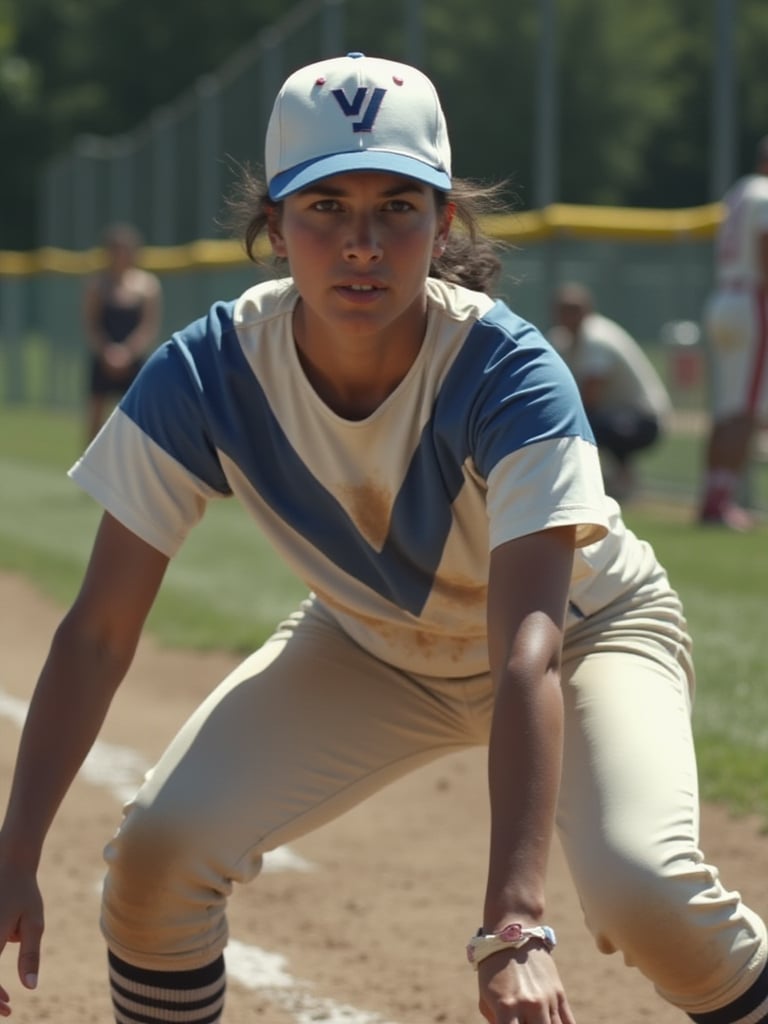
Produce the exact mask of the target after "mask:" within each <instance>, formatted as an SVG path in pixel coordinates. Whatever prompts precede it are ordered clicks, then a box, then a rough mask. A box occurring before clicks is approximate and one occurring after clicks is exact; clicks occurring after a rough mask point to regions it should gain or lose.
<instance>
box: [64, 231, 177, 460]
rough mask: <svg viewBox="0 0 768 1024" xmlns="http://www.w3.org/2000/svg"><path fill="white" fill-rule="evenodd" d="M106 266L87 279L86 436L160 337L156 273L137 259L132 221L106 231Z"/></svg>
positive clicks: (138, 242) (138, 243)
mask: <svg viewBox="0 0 768 1024" xmlns="http://www.w3.org/2000/svg"><path fill="white" fill-rule="evenodd" d="M103 244H104V250H105V254H106V260H107V262H106V266H105V267H104V269H103V270H100V271H98V272H97V273H95V274H93V275H91V276H90V277H89V278H88V280H87V281H86V285H85V290H84V295H83V326H84V329H85V336H86V341H87V343H88V349H89V352H90V368H89V375H88V400H87V408H86V441H87V442H90V441H91V440H93V438H94V437H95V436H96V434H97V433H98V432H99V430H100V428H101V426H102V424H103V423H104V421H105V419H106V417H107V415H108V413H109V412H110V411H111V408H112V406H113V405H114V404H115V402H117V401H118V400H119V398H120V397H121V396H122V395H124V394H125V392H126V391H127V390H128V388H129V386H130V385H131V383H132V382H133V380H134V379H135V377H136V375H137V374H138V372H139V370H140V369H141V367H142V366H143V364H144V360H145V358H146V356H147V354H148V353H149V350H150V349H151V348H153V347H154V346H155V345H156V344H157V341H158V334H159V330H160V318H161V312H162V289H161V286H160V281H159V279H158V278H157V277H156V276H155V275H154V274H151V273H149V272H148V271H147V270H143V269H142V268H141V267H139V266H138V265H137V261H138V258H139V250H140V247H141V236H140V235H139V232H138V231H137V230H136V229H135V228H134V227H133V226H132V225H130V224H113V225H111V226H110V227H108V228H107V229H106V231H105V232H104V239H103Z"/></svg>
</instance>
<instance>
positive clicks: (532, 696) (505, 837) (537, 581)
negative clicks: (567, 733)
mask: <svg viewBox="0 0 768 1024" xmlns="http://www.w3.org/2000/svg"><path fill="white" fill-rule="evenodd" d="M574 546H575V528H573V527H560V528H556V529H549V530H544V531H541V532H539V533H535V534H531V535H529V536H526V537H522V538H519V539H516V540H512V541H508V542H507V543H505V544H502V545H500V546H499V547H497V548H496V549H495V550H494V551H493V553H492V556H491V567H490V578H489V591H488V635H489V655H490V661H491V672H492V675H493V680H494V687H495V703H494V712H493V722H492V727H491V737H490V744H489V752H488V758H489V761H488V778H489V791H490V806H491V833H490V854H489V870H488V880H487V888H486V895H485V906H484V913H483V922H482V923H483V927H484V928H485V930H486V931H491V932H493V931H498V930H499V929H500V928H502V927H503V926H505V925H507V924H510V923H514V922H519V923H520V924H522V925H524V926H527V927H532V926H536V925H541V924H543V923H549V922H547V920H546V914H545V893H544V884H545V874H546V867H547V859H548V855H549V849H550V844H551V840H552V835H553V831H554V820H555V808H556V804H557V795H558V787H559V781H560V770H561V762H562V742H563V703H562V695H561V690H560V665H561V651H562V643H563V629H564V620H565V613H566V606H567V601H568V591H569V585H570V578H571V572H572V566H573V552H574ZM479 978H480V986H481V989H480V996H481V1004H482V1005H483V1012H484V1013H485V1015H486V1017H487V1019H488V1020H489V1021H493V1022H494V1024H502V1021H506V1020H507V1019H509V1020H527V1019H528V1017H526V1016H525V1015H524V1013H525V1012H530V1005H531V1003H534V1004H536V1005H537V1006H538V1007H539V1009H540V1010H541V1011H543V1012H545V1013H548V1012H549V1011H550V1010H551V1009H554V1008H555V1007H557V1008H558V1012H559V1013H560V1014H561V1017H560V1019H561V1020H563V1021H564V1022H569V1021H571V1020H572V1017H571V1015H570V1010H569V1009H568V1005H567V1000H566V998H565V994H564V991H563V987H562V984H561V982H560V979H559V976H558V973H557V969H556V967H555V965H554V961H553V959H552V957H551V956H550V954H549V953H548V952H547V951H546V950H545V949H539V948H535V947H532V948H531V949H530V950H527V955H526V956H525V957H524V958H516V957H515V956H514V955H513V954H512V953H511V952H500V953H496V954H494V955H493V956H491V957H488V958H487V960H485V961H483V963H481V964H480V970H479ZM510 1003H515V1004H516V1005H517V1009H518V1010H519V1011H520V1012H521V1014H522V1015H521V1016H519V1017H518V1016H515V1015H514V1012H515V1011H512V1015H511V1016H509V1017H506V1016H504V1014H507V1013H508V1011H509V1009H510ZM523 1005H525V1006H527V1007H528V1009H527V1010H526V1011H523V1009H522V1008H523ZM531 1019H534V1018H531ZM535 1019H539V1018H538V1017H536V1018H535ZM542 1019H549V1017H542Z"/></svg>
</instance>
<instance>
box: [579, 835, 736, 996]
mask: <svg viewBox="0 0 768 1024" xmlns="http://www.w3.org/2000/svg"><path fill="white" fill-rule="evenodd" d="M731 900H732V897H731V894H729V893H726V892H724V890H722V888H721V887H720V885H719V883H718V881H717V873H716V872H715V871H714V869H712V868H711V867H709V866H708V865H707V864H704V863H702V861H701V858H700V855H699V854H698V853H697V852H696V851H695V850H691V851H687V852H682V851H679V850H678V851H677V852H676V853H675V854H674V855H670V851H668V850H667V851H665V850H663V849H661V848H659V849H656V848H653V847H651V848H649V849H648V850H645V851H643V852H642V853H637V852H636V851H635V852H633V853H631V854H629V853H626V852H623V851H615V850H614V851H613V856H612V859H611V862H610V867H608V866H607V865H606V863H605V862H603V871H602V872H601V873H600V878H599V882H596V883H595V884H593V885H592V887H591V892H590V893H589V895H588V897H587V898H585V899H584V900H583V904H584V911H585V917H586V919H587V923H588V925H589V927H590V930H591V931H592V933H593V935H594V937H595V941H596V943H597V946H598V948H599V949H600V950H601V951H602V952H606V953H612V952H615V951H621V952H622V953H623V954H624V956H625V958H626V959H627V961H628V962H629V963H632V964H634V965H635V966H638V967H640V969H641V970H643V971H644V973H647V974H649V975H650V976H655V975H656V974H657V970H658V965H659V963H660V961H663V960H664V959H665V958H667V959H668V960H669V962H670V963H673V962H676V958H677V959H678V960H679V955H680V954H679V949H680V947H682V948H692V946H693V945H696V943H694V942H693V941H692V940H693V938H694V937H697V939H699V938H700V937H701V935H702V923H703V922H702V920H701V916H702V915H701V913H700V907H701V906H702V904H706V903H710V904H711V903H717V902H719V903H721V904H722V905H723V912H724V913H727V907H728V906H729V905H730V902H731ZM660 936H664V939H663V941H660ZM676 949H677V953H676V954H675V955H673V953H674V951H675V950H676Z"/></svg>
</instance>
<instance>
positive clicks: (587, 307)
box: [550, 282, 672, 501]
mask: <svg viewBox="0 0 768 1024" xmlns="http://www.w3.org/2000/svg"><path fill="white" fill-rule="evenodd" d="M550 340H551V341H552V343H553V345H554V346H555V348H557V350H558V351H559V352H560V355H561V356H562V357H563V359H564V360H565V361H566V363H567V364H568V366H569V367H570V370H571V373H572V374H573V376H574V377H575V379H576V383H577V384H578V386H579V391H580V393H581V398H582V401H583V403H584V408H585V410H586V413H587V416H588V418H589V422H590V425H591V426H592V430H593V432H594V435H595V440H596V442H597V446H598V448H599V450H600V455H601V462H602V464H603V474H604V477H605V487H606V490H607V491H608V493H609V494H611V496H612V497H614V498H616V499H617V500H619V501H621V500H623V499H626V498H627V497H629V495H630V494H631V492H632V490H633V488H634V486H635V482H636V481H635V474H634V467H633V465H632V462H633V457H634V456H635V455H636V454H637V453H638V452H641V451H644V450H646V449H648V448H650V447H651V446H652V445H654V444H656V443H657V442H658V441H659V440H660V439H661V438H662V437H663V436H664V433H665V430H666V419H667V416H668V414H669V412H670V410H671V407H672V403H671V400H670V397H669V393H668V392H667V389H666V387H665V385H664V382H663V381H662V379H661V377H660V375H659V374H658V373H657V372H656V369H655V367H654V366H653V364H652V363H651V361H650V360H649V358H648V357H647V356H646V354H645V353H644V352H643V350H642V348H641V347H640V345H639V344H638V343H637V342H636V341H635V339H634V338H633V337H632V336H631V335H630V334H629V333H628V332H627V331H626V330H625V329H624V328H623V327H621V326H620V325H619V324H617V323H616V322H615V321H613V320H610V319H609V318H608V317H606V316H603V315H602V314H601V313H598V312H597V311H596V309H595V303H594V299H593V296H592V293H591V292H590V290H589V289H588V288H586V287H585V286H584V285H582V284H578V283H575V282H569V283H566V284H563V285H561V286H560V287H559V288H558V289H557V291H556V292H555V296H554V303H553V327H552V330H551V332H550Z"/></svg>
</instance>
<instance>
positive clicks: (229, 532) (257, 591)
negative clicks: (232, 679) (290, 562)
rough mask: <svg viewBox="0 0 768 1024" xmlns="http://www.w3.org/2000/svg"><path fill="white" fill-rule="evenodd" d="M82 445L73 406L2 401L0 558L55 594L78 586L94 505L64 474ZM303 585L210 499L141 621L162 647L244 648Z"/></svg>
mask: <svg viewBox="0 0 768 1024" xmlns="http://www.w3.org/2000/svg"><path fill="white" fill-rule="evenodd" d="M81 446H82V426H81V424H80V423H79V422H78V420H77V419H76V418H75V417H73V416H72V415H71V414H64V413H60V414H54V413H48V412H45V413H43V412H41V411H39V410H30V409H27V408H18V409H9V408H2V407H0V475H1V477H2V480H3V498H2V500H0V567H2V568H5V569H13V570H18V571H21V572H24V573H25V574H26V575H28V576H29V577H30V578H32V579H33V580H34V581H35V582H36V583H38V584H39V585H40V586H42V587H43V588H44V589H45V590H46V591H47V592H48V593H49V594H51V596H53V597H54V598H55V599H56V600H58V601H60V602H62V603H68V602H69V601H71V600H72V598H73V597H74V594H75V593H76V590H77V587H78V585H79V582H80V579H81V576H82V573H83V569H84V567H85V563H86V560H87V558H88V553H89V551H90V547H91V542H92V539H93V536H94V533H95V530H96V526H97V523H98V519H99V516H100V514H101V512H100V509H99V508H98V507H97V506H96V504H95V503H94V502H93V501H92V500H91V499H90V498H89V497H88V496H87V495H85V494H83V492H81V491H80V489H79V488H78V487H76V486H75V485H74V484H73V483H72V482H71V481H70V480H69V479H68V478H67V469H68V468H69V466H70V465H71V464H72V463H73V462H74V460H75V459H76V458H77V456H78V455H79V453H80V449H81ZM305 594H306V587H304V586H302V584H301V583H299V582H298V580H297V579H296V578H295V577H294V576H293V575H292V574H291V573H290V572H289V571H288V570H287V569H286V568H285V567H284V566H283V564H282V563H281V562H278V561H277V560H276V558H275V557H274V555H273V554H272V550H271V548H270V547H269V545H268V544H267V543H266V541H265V540H264V539H263V538H262V536H261V534H260V533H259V531H258V530H256V529H254V526H253V523H252V522H251V521H250V520H249V519H248V518H247V517H246V515H245V513H244V512H243V510H242V509H241V508H240V506H239V505H238V504H237V503H236V502H234V501H220V502H214V503H212V504H211V505H210V506H209V508H208V511H207V512H206V515H205V517H204V519H203V521H202V522H201V523H200V524H199V525H198V527H197V528H196V529H195V530H194V531H193V532H192V534H191V535H190V537H189V539H188V540H187V543H186V544H185V545H184V547H183V549H182V551H181V553H180V554H179V555H178V556H177V557H176V558H175V559H174V560H173V562H172V563H171V566H170V568H169V570H168V573H167V575H166V578H165V581H164V584H163V587H162V590H161V593H160V595H159V597H158V599H157V601H156V603H155V607H154V608H153V609H152V613H151V615H150V618H149V621H148V628H149V629H150V630H151V632H152V633H153V635H154V636H155V637H156V638H157V639H158V640H159V641H160V642H161V643H164V644H167V645H170V646H177V647H195V648H201V649H205V648H208V649H215V648H219V649H227V650H250V649H252V648H253V647H255V646H256V645H257V644H258V643H259V642H260V641H261V640H262V639H264V638H265V636H266V635H267V634H268V633H269V632H270V631H271V629H272V628H273V626H274V625H275V622H276V620H277V618H278V617H279V616H280V615H282V614H283V613H284V612H288V611H291V610H292V609H293V608H294V607H295V606H296V603H297V601H298V600H300V598H301V597H302V596H303V595H305Z"/></svg>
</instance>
